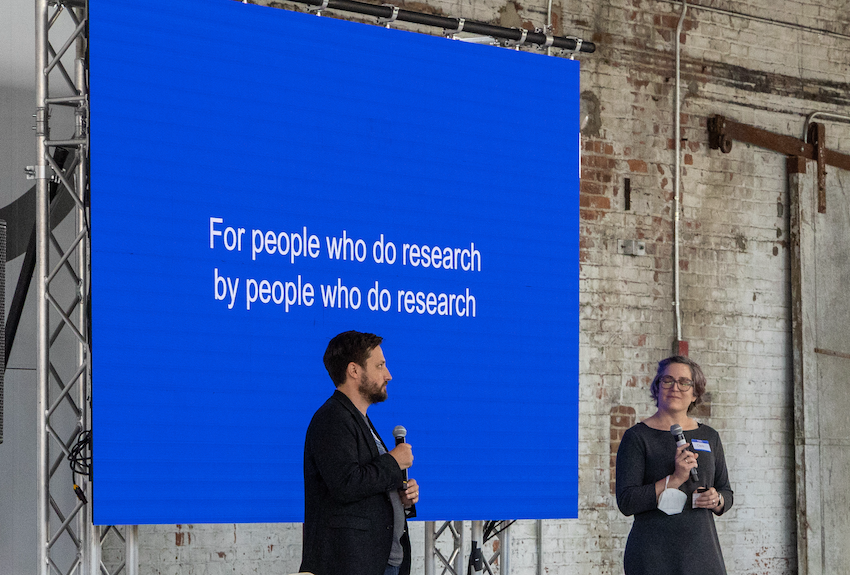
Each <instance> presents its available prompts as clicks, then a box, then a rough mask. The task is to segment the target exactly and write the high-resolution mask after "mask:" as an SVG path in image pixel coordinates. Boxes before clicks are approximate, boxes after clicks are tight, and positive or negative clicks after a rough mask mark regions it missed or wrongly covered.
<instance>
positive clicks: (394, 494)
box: [361, 414, 404, 567]
mask: <svg viewBox="0 0 850 575" xmlns="http://www.w3.org/2000/svg"><path fill="white" fill-rule="evenodd" d="M361 415H362V414H361ZM363 419H366V425H368V426H369V429H370V430H372V425H371V423H370V421H369V420H368V419H367V418H365V417H364V418H363ZM372 438H374V440H375V445H377V446H378V452H379V453H380V454H381V455H383V454H384V453H386V452H387V449H386V447H384V442H383V441H381V439H380V438H379V437H378V436H377V435H376V434H375V431H374V430H372ZM387 495H389V497H390V503H392V505H393V546H392V548H391V549H390V558H389V559H388V560H387V565H392V566H393V567H398V566H399V565H401V562H402V560H403V559H404V549H402V547H401V536H402V535H403V534H404V505H403V504H402V502H401V497H400V496H399V494H398V490H396V489H390V490H389V491H388V492H387Z"/></svg>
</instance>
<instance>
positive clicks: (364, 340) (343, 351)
mask: <svg viewBox="0 0 850 575" xmlns="http://www.w3.org/2000/svg"><path fill="white" fill-rule="evenodd" d="M382 341H384V338H382V337H381V336H379V335H375V334H374V333H360V332H359V331H344V332H342V333H341V334H339V335H337V336H334V338H333V339H332V340H331V341H330V342H329V343H328V348H327V349H326V350H325V356H324V358H322V359H323V361H324V362H325V369H327V370H328V375H330V376H331V379H332V380H333V382H334V385H335V386H336V387H339V386H340V385H342V384H343V383H345V371H346V370H347V369H348V364H349V363H351V362H352V361H353V362H354V363H356V364H357V365H359V366H361V367H363V368H365V367H366V360H367V359H368V358H369V356H370V355H371V354H372V350H373V349H375V348H376V347H378V346H379V345H381V342H382Z"/></svg>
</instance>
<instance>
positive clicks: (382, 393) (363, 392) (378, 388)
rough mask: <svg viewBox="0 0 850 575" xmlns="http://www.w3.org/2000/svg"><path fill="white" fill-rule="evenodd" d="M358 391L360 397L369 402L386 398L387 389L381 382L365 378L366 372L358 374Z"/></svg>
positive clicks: (376, 401) (379, 401)
mask: <svg viewBox="0 0 850 575" xmlns="http://www.w3.org/2000/svg"><path fill="white" fill-rule="evenodd" d="M357 391H359V392H360V397H362V398H363V399H365V400H366V401H368V402H369V404H370V405H371V404H373V403H381V402H382V401H384V400H385V399H386V398H387V390H386V389H384V386H383V385H382V384H378V383H372V382H370V381H369V380H368V379H367V378H366V374H365V373H364V374H363V375H361V376H360V387H358V388H357Z"/></svg>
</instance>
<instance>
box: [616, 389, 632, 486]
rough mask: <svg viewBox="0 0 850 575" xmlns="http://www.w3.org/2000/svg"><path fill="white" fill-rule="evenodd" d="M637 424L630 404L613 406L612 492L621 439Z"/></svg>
mask: <svg viewBox="0 0 850 575" xmlns="http://www.w3.org/2000/svg"><path fill="white" fill-rule="evenodd" d="M634 424H635V408H634V407H630V406H628V405H615V406H614V407H612V408H611V480H610V485H611V494H612V495H614V494H615V487H616V481H615V479H616V478H615V471H616V467H617V450H618V449H619V448H620V441H622V439H623V434H624V433H625V432H626V430H627V429H628V428H630V427H631V426H633V425H634Z"/></svg>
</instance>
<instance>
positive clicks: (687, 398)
mask: <svg viewBox="0 0 850 575" xmlns="http://www.w3.org/2000/svg"><path fill="white" fill-rule="evenodd" d="M650 393H651V395H652V398H653V399H654V400H655V404H656V406H657V407H658V410H657V411H656V412H655V414H654V415H653V416H652V417H649V418H647V419H645V420H643V421H642V422H640V423H638V424H637V425H635V426H633V427H631V428H630V429H628V430H627V431H626V433H625V434H624V435H623V440H622V441H621V442H620V448H619V449H618V450H617V506H618V507H619V508H620V511H621V512H622V513H623V514H624V515H634V516H635V521H634V524H633V525H632V530H631V532H630V533H629V539H628V542H627V543H626V552H625V557H624V564H625V572H626V575H668V574H669V575H682V574H685V573H687V574H688V575H726V567H725V566H724V564H723V554H722V553H721V551H720V541H719V540H718V539H717V531H716V530H715V528H714V516H715V515H722V514H723V513H725V512H726V511H728V510H729V509H730V508H731V507H732V489H731V488H730V486H729V477H728V475H727V473H726V459H725V457H724V456H723V446H722V445H721V443H720V437H719V436H718V434H717V432H716V431H715V430H713V429H712V428H710V427H709V426H707V425H703V424H701V423H698V422H697V421H696V420H695V419H693V418H691V417H689V416H688V413H689V412H690V410H691V409H692V408H693V407H694V406H695V405H697V404H698V403H700V401H701V398H702V395H703V393H705V376H704V375H703V374H702V370H701V369H700V367H699V365H697V364H696V362H694V361H693V360H691V359H688V358H687V357H682V356H678V355H677V356H673V357H669V358H667V359H665V360H663V361H661V362H659V364H658V372H657V373H656V375H655V379H654V380H653V381H652V386H651V387H650ZM674 425H679V426H681V428H682V430H683V431H684V437H685V440H686V443H684V444H682V445H680V446H678V447H677V445H676V437H675V436H674V435H673V434H672V433H671V432H670V427H671V426H674ZM691 469H695V470H696V475H697V476H698V477H697V479H694V477H693V476H692V474H691ZM698 489H699V491H698ZM665 490H666V491H665ZM695 492H696V493H695ZM682 493H684V495H682Z"/></svg>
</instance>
